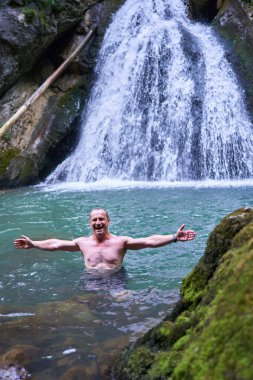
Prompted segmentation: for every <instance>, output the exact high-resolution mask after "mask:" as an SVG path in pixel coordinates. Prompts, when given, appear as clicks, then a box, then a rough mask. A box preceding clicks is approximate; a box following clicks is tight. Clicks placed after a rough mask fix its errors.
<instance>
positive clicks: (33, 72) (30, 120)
mask: <svg viewBox="0 0 253 380" xmlns="http://www.w3.org/2000/svg"><path fill="white" fill-rule="evenodd" d="M120 3H121V1H120V0H114V1H109V0H104V1H101V0H75V1H71V0H64V1H58V0H39V1H36V2H35V1H28V0H26V1H25V0H24V1H23V0H15V1H13V0H12V1H4V2H1V5H0V51H1V52H3V53H2V54H1V55H0V127H1V125H3V124H4V123H5V122H6V121H7V120H8V119H9V118H10V117H11V116H12V115H13V114H14V113H15V112H16V111H17V110H18V108H19V107H21V106H22V105H23V104H24V102H25V101H26V100H27V99H28V98H29V96H31V94H32V93H33V92H34V91H35V90H36V89H37V88H38V87H39V86H40V85H41V84H42V83H43V82H44V81H45V80H46V79H47V78H48V76H49V75H51V74H52V73H53V72H54V70H55V69H56V68H58V67H59V65H60V64H61V63H62V62H63V61H64V60H65V59H66V58H67V57H68V56H69V54H70V53H71V52H72V51H73V50H74V49H75V48H76V47H77V46H78V44H80V42H81V41H82V40H83V39H84V37H85V35H86V34H87V33H88V32H89V30H90V29H91V27H94V26H95V25H98V26H99V28H98V31H97V34H96V37H95V38H93V41H92V42H91V43H89V45H88V47H87V48H85V49H84V50H83V51H82V52H81V54H79V56H78V57H77V58H76V59H75V60H74V62H73V63H72V64H71V65H70V66H69V68H68V70H67V71H66V72H65V73H64V74H63V75H61V77H60V78H59V79H58V80H57V81H56V82H54V84H53V85H52V86H51V87H50V88H49V89H48V90H47V91H46V92H45V93H44V94H43V95H42V96H41V97H40V98H39V99H38V100H37V101H36V103H35V104H34V105H32V106H31V107H30V108H29V109H28V110H27V111H26V112H25V114H23V115H22V116H21V117H20V118H19V119H18V120H17V122H16V123H15V125H14V126H13V127H12V128H11V129H10V130H9V131H8V132H7V133H5V134H4V136H3V138H2V139H0V187H15V186H21V185H26V184H31V183H35V182H38V181H39V180H40V179H41V178H43V175H45V174H46V173H47V172H48V171H49V170H50V169H52V167H53V166H55V165H56V164H57V162H58V161H59V160H61V159H63V157H64V156H66V155H67V154H68V153H69V152H70V150H71V148H72V147H73V146H74V143H75V139H76V135H77V134H78V129H79V125H80V117H81V113H82V108H83V104H84V102H85V99H87V96H88V94H89V91H90V87H91V81H92V74H93V68H94V66H95V59H96V55H97V52H98V47H99V44H100V43H101V38H102V35H103V33H104V29H105V26H106V25H107V24H108V22H109V20H110V16H111V13H112V12H114V11H115V10H116V9H117V7H118V6H119V5H120Z"/></svg>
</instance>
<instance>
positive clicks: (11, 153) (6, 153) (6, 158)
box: [0, 148, 19, 176]
mask: <svg viewBox="0 0 253 380" xmlns="http://www.w3.org/2000/svg"><path fill="white" fill-rule="evenodd" d="M18 154H19V150H18V149H15V148H10V149H6V150H3V151H2V152H0V176H2V175H4V173H5V171H6V169H7V168H8V166H9V164H10V162H11V161H12V160H13V159H14V158H15V157H16V156H17V155H18Z"/></svg>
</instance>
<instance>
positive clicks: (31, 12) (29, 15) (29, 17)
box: [23, 7, 36, 22]
mask: <svg viewBox="0 0 253 380" xmlns="http://www.w3.org/2000/svg"><path fill="white" fill-rule="evenodd" d="M23 13H24V15H25V20H26V22H32V21H33V19H34V17H35V14H36V12H35V9H33V8H30V7H24V8H23Z"/></svg>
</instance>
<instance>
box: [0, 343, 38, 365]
mask: <svg viewBox="0 0 253 380" xmlns="http://www.w3.org/2000/svg"><path fill="white" fill-rule="evenodd" d="M39 355H40V349H39V348H37V347H34V346H31V345H25V344H20V345H17V346H14V347H12V348H11V349H10V350H9V351H8V352H6V353H5V354H4V355H3V356H2V358H1V361H2V362H4V363H7V364H19V365H22V366H27V365H29V364H31V363H32V362H33V361H34V360H35V359H37V358H38V357H39Z"/></svg>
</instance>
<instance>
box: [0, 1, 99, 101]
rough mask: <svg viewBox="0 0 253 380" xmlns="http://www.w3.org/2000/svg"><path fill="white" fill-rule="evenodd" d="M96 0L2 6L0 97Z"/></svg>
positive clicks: (8, 2)
mask: <svg viewBox="0 0 253 380" xmlns="http://www.w3.org/2000/svg"><path fill="white" fill-rule="evenodd" d="M97 2H98V1H97V0H85V1H69V0H63V1H52V0H51V1H45V0H44V1H43V0H39V1H25V0H20V1H4V2H1V5H0V21H1V22H0V46H1V56H0V67H1V78H0V95H1V94H3V92H4V91H5V90H6V89H7V88H9V87H10V86H11V85H12V84H13V83H15V82H16V80H17V79H18V78H20V77H21V76H22V75H23V74H24V73H26V72H28V71H29V70H30V69H31V68H32V67H33V66H34V64H35V62H36V61H37V60H38V58H39V57H40V56H41V55H42V54H43V52H44V51H45V49H47V48H48V47H49V46H50V45H51V44H52V43H53V42H54V41H55V40H56V39H57V38H59V36H61V35H62V34H63V33H65V32H69V30H70V29H71V28H72V27H74V26H75V25H77V24H78V22H80V21H81V20H82V19H83V15H84V13H85V12H86V11H87V10H88V8H89V7H91V6H92V5H95V4H96V3H97Z"/></svg>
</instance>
